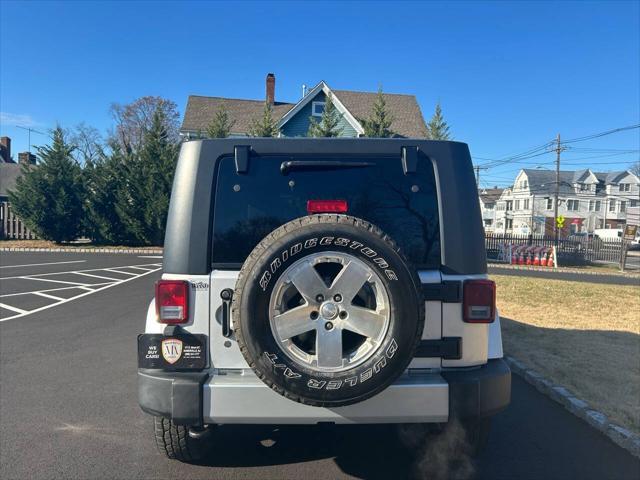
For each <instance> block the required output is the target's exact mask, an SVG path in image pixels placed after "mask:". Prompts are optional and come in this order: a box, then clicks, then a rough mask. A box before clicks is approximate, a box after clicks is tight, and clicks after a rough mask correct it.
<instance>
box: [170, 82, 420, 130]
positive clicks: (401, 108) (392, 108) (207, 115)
mask: <svg viewBox="0 0 640 480" xmlns="http://www.w3.org/2000/svg"><path fill="white" fill-rule="evenodd" d="M319 92H324V94H325V95H327V94H329V93H331V94H333V101H334V104H335V106H336V109H337V110H338V111H339V112H340V113H341V114H342V116H343V117H344V120H346V123H348V124H349V127H350V129H351V128H353V130H354V131H355V132H356V135H362V134H364V129H363V127H362V124H361V122H360V121H361V120H362V119H364V118H367V117H368V116H369V115H370V112H371V110H372V107H373V104H374V102H375V100H376V97H377V93H375V92H354V91H350V90H332V89H331V88H329V86H328V85H327V84H326V83H325V82H324V81H322V82H320V83H319V84H318V85H316V86H315V87H314V88H312V89H311V90H310V91H309V93H308V94H307V95H305V96H304V97H303V98H302V99H300V101H298V102H297V103H288V102H275V103H274V105H273V116H274V119H275V120H276V122H278V127H279V128H281V127H282V126H283V125H285V124H286V123H287V122H288V121H289V120H291V118H293V117H294V116H296V114H298V113H299V112H300V111H301V110H302V109H303V108H304V107H305V106H306V105H308V104H309V102H311V101H312V100H313V98H314V97H315V96H317V95H318V93H319ZM383 96H384V99H385V101H386V104H387V110H388V111H389V113H390V115H391V117H392V123H391V130H392V131H393V132H394V133H395V134H396V135H397V136H400V137H408V138H427V127H426V124H425V121H424V117H423V116H422V111H421V110H420V106H419V105H418V101H417V100H416V97H415V96H414V95H402V94H395V93H383ZM221 106H224V107H225V108H226V109H227V112H228V114H229V118H230V120H231V121H232V122H235V123H234V125H233V128H232V129H231V135H232V136H233V135H246V134H247V132H248V130H249V127H250V125H251V121H252V120H253V119H255V118H259V117H260V116H261V115H262V111H263V108H264V100H243V99H237V98H223V97H205V96H201V95H190V96H189V98H188V101H187V106H186V109H185V113H184V117H183V121H182V126H181V128H180V132H181V133H182V134H200V133H204V132H205V130H206V128H207V126H208V125H209V124H210V123H211V121H212V120H213V118H214V115H215V113H216V111H217V110H218V109H219V108H220V107H221Z"/></svg>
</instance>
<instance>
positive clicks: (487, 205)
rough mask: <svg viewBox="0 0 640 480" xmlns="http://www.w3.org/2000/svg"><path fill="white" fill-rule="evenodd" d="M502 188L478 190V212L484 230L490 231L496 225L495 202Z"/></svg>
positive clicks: (502, 190)
mask: <svg viewBox="0 0 640 480" xmlns="http://www.w3.org/2000/svg"><path fill="white" fill-rule="evenodd" d="M502 192H504V188H498V187H494V188H481V189H479V190H478V199H479V200H480V212H481V213H482V223H483V225H484V231H485V232H487V233H491V232H493V231H494V228H495V225H496V202H497V201H498V200H499V199H500V197H501V195H502Z"/></svg>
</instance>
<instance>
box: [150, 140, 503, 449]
mask: <svg viewBox="0 0 640 480" xmlns="http://www.w3.org/2000/svg"><path fill="white" fill-rule="evenodd" d="M138 379H139V402H140V406H141V407H142V409H143V410H144V411H145V412H147V413H149V414H151V415H153V416H154V422H155V438H156V441H157V443H158V447H159V449H160V451H161V452H163V453H165V454H166V455H167V456H168V457H170V458H175V459H179V460H183V461H192V460H197V459H198V458H199V457H200V456H202V455H204V454H206V446H207V445H208V443H209V442H210V440H211V430H212V429H213V428H214V427H215V425H219V424H316V423H336V424H340V423H396V424H403V425H406V424H414V425H418V426H420V427H422V428H423V429H424V431H425V432H426V431H428V430H431V429H427V428H425V426H426V425H428V424H437V425H440V426H441V428H440V429H441V430H442V429H443V428H446V424H447V422H449V421H450V420H451V419H453V418H456V419H459V420H460V422H461V423H462V424H463V425H464V426H465V427H466V429H467V432H468V439H469V441H470V442H471V443H472V445H473V446H474V448H475V449H477V448H479V447H480V446H481V445H482V443H483V442H484V440H486V435H487V432H488V426H489V422H488V419H489V417H490V416H491V415H493V414H495V413H497V412H499V411H500V410H502V409H504V408H505V407H506V406H507V405H508V404H509V401H510V392H511V374H510V371H509V368H508V367H507V365H506V364H505V362H504V361H503V360H502V339H501V335H500V320H499V317H498V313H497V311H496V307H495V284H494V283H493V282H492V281H490V280H488V279H487V266H486V256H485V248H484V234H483V227H482V223H481V217H480V209H479V205H478V198H477V190H476V183H475V179H474V176H473V170H472V165H471V159H470V156H469V150H468V147H467V146H466V145H465V144H463V143H458V142H435V141H426V140H412V139H380V140H377V139H253V138H252V139H223V140H204V141H193V142H187V143H185V144H184V145H183V146H182V151H181V154H180V159H179V162H178V166H177V170H176V175H175V180H174V184H173V193H172V197H171V205H170V208H169V217H168V223H167V232H166V237H165V245H164V265H163V275H162V279H161V280H160V281H158V283H157V284H156V295H155V299H154V300H153V301H152V302H151V305H150V306H149V311H148V314H147V320H146V328H145V333H144V334H141V335H140V336H139V337H138Z"/></svg>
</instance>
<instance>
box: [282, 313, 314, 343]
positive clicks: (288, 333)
mask: <svg viewBox="0 0 640 480" xmlns="http://www.w3.org/2000/svg"><path fill="white" fill-rule="evenodd" d="M312 311H313V307H311V306H309V305H302V306H300V307H295V308H292V309H291V310H287V311H286V312H284V313H281V314H279V315H275V316H274V317H273V320H274V322H275V325H276V329H277V331H278V334H279V335H280V338H282V339H288V338H291V337H295V336H297V335H300V334H302V333H305V332H308V331H310V330H313V329H314V328H315V324H314V320H311V318H310V317H309V315H310V314H311V312H312Z"/></svg>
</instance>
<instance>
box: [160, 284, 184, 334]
mask: <svg viewBox="0 0 640 480" xmlns="http://www.w3.org/2000/svg"><path fill="white" fill-rule="evenodd" d="M156 319H157V320H158V322H160V323H171V324H174V323H186V322H187V320H188V319H189V282H186V281H184V280H159V281H157V282H156Z"/></svg>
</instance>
